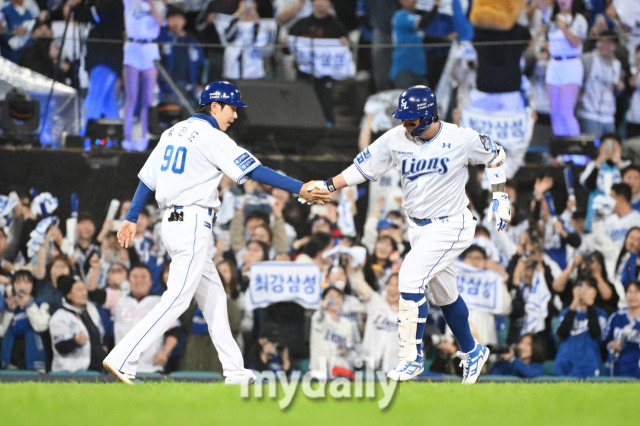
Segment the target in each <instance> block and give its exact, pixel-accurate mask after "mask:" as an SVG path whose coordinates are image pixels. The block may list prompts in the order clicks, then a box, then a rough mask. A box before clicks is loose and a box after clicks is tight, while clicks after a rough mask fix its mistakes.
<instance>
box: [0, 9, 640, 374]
mask: <svg viewBox="0 0 640 426" xmlns="http://www.w3.org/2000/svg"><path fill="white" fill-rule="evenodd" d="M5 3H6V4H5V5H4V6H2V8H1V9H0V32H2V36H1V37H2V39H1V42H0V46H1V48H2V56H4V57H5V58H7V59H9V60H11V61H14V62H17V63H21V64H24V65H25V66H29V67H31V68H33V69H35V70H37V71H38V72H41V73H43V74H45V75H48V76H50V77H52V78H56V79H58V80H60V81H63V82H66V83H68V84H74V82H73V80H74V79H82V73H81V72H80V70H85V71H86V75H85V77H84V78H85V79H86V81H87V82H88V83H89V84H88V86H87V87H88V93H87V96H86V99H85V114H86V117H87V118H95V117H100V116H104V117H108V118H117V117H122V118H123V119H124V122H125V135H126V140H125V142H124V143H123V147H125V148H127V149H130V150H144V149H146V147H147V127H148V123H147V120H148V118H147V107H148V106H150V105H151V104H152V103H153V102H155V100H157V99H170V98H172V97H173V96H175V93H173V91H172V89H171V88H170V87H169V86H168V85H167V82H166V81H163V80H161V79H158V76H157V71H156V68H155V67H154V65H153V61H154V60H156V59H160V60H161V61H162V63H163V64H164V65H165V67H166V68H167V69H168V70H169V72H170V73H171V75H172V77H173V79H174V80H175V82H176V83H177V84H178V86H179V87H180V88H181V90H182V91H183V92H184V93H185V94H186V95H187V96H188V98H189V99H191V100H192V101H195V100H196V99H198V91H199V90H201V88H202V86H203V85H204V84H206V83H207V82H209V81H213V80H218V79H221V78H233V79H240V80H241V79H270V78H273V79H275V78H285V79H286V78H290V79H307V80H309V81H310V82H311V84H313V85H314V87H315V89H316V92H317V93H318V97H319V99H320V101H321V105H322V106H323V112H324V114H325V118H326V121H327V123H328V124H329V125H330V124H331V123H332V122H333V120H334V117H333V110H332V105H333V102H332V96H333V95H332V92H331V88H332V86H333V83H334V77H333V76H330V75H317V74H315V73H314V72H313V70H312V71H311V72H306V73H305V72H304V70H303V69H302V68H296V67H295V66H293V65H292V64H293V63H295V61H296V59H299V58H296V56H295V49H294V47H295V45H292V44H289V47H290V49H288V51H286V52H285V51H284V50H283V49H282V48H281V47H283V46H286V45H287V43H288V42H289V41H290V39H291V38H295V37H308V38H312V39H314V40H315V39H323V38H326V39H330V40H328V41H325V42H327V43H331V42H335V46H333V45H330V44H327V46H329V47H328V48H337V47H340V45H341V46H343V47H344V46H350V47H351V48H354V51H355V50H357V52H358V53H357V55H355V56H356V57H357V62H358V64H357V68H358V69H359V70H361V71H364V72H366V73H368V74H369V75H370V76H371V80H372V93H373V92H376V93H378V92H382V93H378V94H377V95H373V96H372V97H371V98H370V100H371V102H368V103H367V106H365V120H363V127H362V131H361V135H360V139H359V141H358V145H359V147H360V149H364V148H366V146H367V145H368V144H369V143H370V142H371V141H372V140H373V139H374V138H375V137H376V136H378V135H379V134H381V133H383V132H384V131H386V130H387V129H389V128H390V127H391V126H394V125H395V124H396V123H393V122H392V121H391V120H390V118H389V117H388V114H386V113H385V108H384V103H385V102H386V101H385V99H384V96H385V93H391V92H385V91H387V90H391V89H405V88H406V87H407V86H408V85H410V84H417V83H422V84H428V85H430V87H434V88H435V87H437V86H439V85H442V84H445V83H446V84H448V85H449V86H451V87H453V88H455V96H452V99H453V101H452V102H451V108H450V110H452V111H453V113H452V114H451V119H452V120H453V121H457V120H459V116H458V115H456V112H455V111H456V109H457V110H459V109H462V108H464V106H465V105H466V104H474V103H477V102H478V100H481V103H485V104H486V105H487V108H488V109H491V108H492V107H491V106H490V105H491V103H492V102H493V103H495V104H498V103H501V102H502V103H504V102H507V103H510V104H514V103H522V102H524V101H523V99H526V102H525V103H526V104H527V105H530V107H531V108H533V109H534V110H535V111H536V112H537V114H538V117H542V118H543V117H544V116H546V117H547V120H549V122H550V124H551V126H552V128H553V132H554V133H555V134H556V135H557V136H576V135H578V134H580V133H590V134H592V135H594V136H595V137H596V138H599V140H600V145H599V148H598V154H597V156H595V158H593V159H591V161H590V162H589V163H588V164H587V165H586V167H584V168H582V167H580V168H578V167H573V171H574V172H575V173H576V175H577V176H578V175H579V179H576V185H575V188H569V187H567V188H565V187H564V186H563V185H562V183H561V182H558V181H556V182H554V180H553V179H552V178H551V177H548V176H540V177H538V178H537V179H536V181H535V185H534V188H533V192H532V193H531V192H529V189H528V188H524V187H522V186H521V185H520V184H519V183H518V182H515V181H512V180H509V181H507V188H506V192H507V193H508V194H509V199H510V200H511V202H512V218H513V220H512V222H511V224H510V225H509V227H508V228H507V230H506V232H504V233H497V232H495V227H494V226H493V225H492V224H491V223H489V222H488V221H487V220H486V216H487V215H486V211H485V209H486V207H487V204H488V200H489V193H488V192H486V191H485V190H483V189H482V188H483V185H482V181H481V174H480V172H479V169H477V168H475V167H472V168H470V170H469V176H470V179H469V182H468V184H467V192H468V196H469V199H470V200H471V201H472V205H471V206H470V208H471V209H472V211H473V213H474V216H475V217H476V218H478V226H477V228H476V237H475V240H474V244H473V245H472V246H471V247H469V248H468V249H467V250H466V251H465V252H464V253H463V254H462V255H461V257H460V259H459V262H458V264H457V272H458V288H459V291H460V294H461V295H462V296H463V298H464V299H465V301H466V303H467V305H468V306H469V311H470V322H471V324H472V330H473V334H474V337H475V338H476V339H477V340H478V341H479V342H480V343H483V344H485V345H489V346H490V347H491V348H492V353H493V354H494V355H493V358H492V363H491V364H492V365H491V367H489V368H488V371H491V372H493V373H494V374H503V375H511V376H519V377H523V378H531V377H537V376H540V375H542V374H544V373H548V372H552V373H553V374H556V375H559V376H573V377H579V378H586V377H594V376H598V375H614V376H630V377H635V378H640V365H639V363H640V321H638V320H637V318H638V316H639V315H640V295H639V292H640V282H639V281H638V280H639V277H638V275H639V274H640V149H639V148H638V147H639V146H640V143H639V141H638V139H637V136H640V83H639V82H638V75H639V71H638V66H639V65H640V28H639V27H638V24H637V23H638V22H640V6H638V3H637V1H635V0H613V1H607V0H590V1H582V0H573V1H572V0H557V1H551V0H535V1H531V2H528V5H527V7H526V8H525V11H524V13H523V14H522V16H521V17H520V19H519V20H518V24H516V27H514V29H512V30H510V31H507V32H503V33H500V34H497V33H495V32H491V31H488V30H486V29H485V30H481V29H478V28H473V26H472V25H471V24H470V22H469V20H468V18H467V12H468V11H467V10H466V8H467V7H468V5H467V4H466V3H467V2H465V1H460V0H424V1H416V0H398V1H395V0H370V1H366V0H359V1H355V0H353V1H337V2H334V3H333V4H332V3H331V2H330V1H329V0H274V1H270V0H255V1H247V0H242V1H237V0H210V1H205V0H201V1H198V0H192V1H186V0H185V1H182V2H174V1H166V0H163V1H155V0H124V1H123V2H122V3H120V2H119V1H106V0H105V1H100V0H68V1H64V0H62V1H36V0H10V1H6V2H5ZM70 13H73V19H72V23H73V24H74V25H77V28H75V27H74V30H73V31H79V32H81V31H86V34H87V35H88V37H89V39H88V40H87V42H86V44H85V45H83V46H82V49H81V50H84V52H85V53H86V54H85V55H84V56H69V55H73V52H74V47H73V46H67V44H66V43H65V44H63V43H62V42H61V34H62V31H63V28H64V26H65V25H64V22H65V20H66V18H67V17H68V16H69V14H70ZM56 23H57V24H60V23H62V25H57V24H56ZM81 23H90V25H89V26H85V25H83V24H81ZM217 26H223V28H224V30H223V31H221V30H220V28H217ZM88 27H90V29H89V28H88ZM125 29H126V36H123V35H122V34H123V31H124V30H125ZM354 34H355V35H354ZM108 40H110V42H108ZM114 40H115V41H117V42H115V43H114V42H113V41H114ZM276 40H277V42H278V43H282V45H281V46H280V48H278V49H275V50H274V49H273V43H274V42H275V41H276ZM496 42H498V44H496ZM500 42H510V43H506V44H505V45H501V44H500ZM365 43H370V44H371V49H355V48H356V47H358V46H359V44H365ZM483 43H486V44H483ZM69 44H70V45H71V44H73V43H72V42H69ZM419 44H426V47H424V46H417V45H419ZM301 50H303V49H302V48H301ZM450 50H451V54H450ZM60 51H62V54H59V52H60ZM107 52H109V53H108V54H107ZM514 52H515V53H514ZM514 54H515V56H514ZM307 71H308V70H307ZM121 87H123V88H124V89H123V90H121V89H120V88H121ZM240 87H241V84H240ZM121 91H122V92H123V93H124V102H121V101H120V100H118V95H119V93H120V92H121ZM512 93H515V96H514V97H511V96H510V95H509V94H512ZM397 94H398V92H397V91H396V92H393V94H392V95H389V98H390V99H391V101H390V102H391V103H393V102H396V100H397ZM505 94H506V95H505ZM503 95H505V96H503ZM156 96H157V97H158V98H157V99H156V98H155V97H156ZM376 96H377V97H376ZM498 100H499V102H498ZM376 101H378V104H382V105H383V106H382V107H380V105H378V106H376V105H375V104H376ZM387 101H388V100H387ZM440 101H441V98H439V102H440ZM138 102H139V103H140V105H141V108H140V111H139V113H138V115H139V122H140V124H141V126H142V129H143V130H142V135H141V136H140V137H139V138H138V139H136V140H134V136H133V135H132V128H133V121H134V115H135V114H136V103H138ZM121 103H122V108H121V105H120V104H121ZM496 108H498V107H497V106H496ZM121 109H122V113H121V112H120V110H121ZM443 118H444V117H443ZM616 131H618V133H616ZM620 134H622V135H624V136H620ZM354 144H355V141H354ZM285 172H286V170H285ZM399 180H400V179H399V176H398V175H397V173H395V172H394V170H392V171H390V172H389V173H388V174H387V175H385V176H384V177H383V178H381V179H379V180H378V182H369V183H368V184H367V185H366V186H364V187H363V188H361V191H357V190H354V189H353V188H347V189H344V190H342V191H340V192H339V193H337V194H336V197H335V199H334V201H333V202H332V203H329V204H326V205H322V206H320V205H314V206H311V207H308V206H301V205H300V204H299V203H297V201H296V199H295V198H293V197H290V196H289V194H288V193H287V192H285V191H281V190H279V189H274V188H269V187H264V186H262V185H260V184H257V183H255V182H253V181H248V182H247V183H245V184H244V185H243V186H238V185H236V184H234V183H233V182H232V181H230V180H228V179H224V180H223V182H222V184H221V192H220V194H221V200H222V207H221V209H220V211H219V212H218V214H217V221H216V223H215V226H214V232H213V234H214V236H215V239H216V253H215V263H216V265H217V268H218V271H219V273H220V276H221V278H222V281H223V283H224V285H225V289H226V291H227V296H228V299H227V306H228V311H229V322H230V325H231V330H232V332H233V333H234V337H235V338H236V340H237V342H238V344H239V346H240V347H241V348H242V350H243V353H244V358H245V362H246V364H247V367H249V368H253V369H255V370H258V371H265V370H269V371H285V372H290V371H292V370H308V369H310V370H311V371H313V372H314V373H315V374H316V375H317V376H318V377H328V376H332V375H336V374H344V375H347V376H348V375H349V374H350V372H353V371H354V370H356V369H360V368H373V369H376V370H382V371H385V372H386V371H388V370H389V369H391V368H392V367H393V366H394V365H396V364H397V357H398V348H397V344H398V342H397V318H396V317H397V310H398V307H397V304H398V299H399V291H398V274H397V272H398V268H399V265H400V264H401V262H402V259H403V255H404V254H405V253H406V252H407V250H408V248H409V243H408V241H406V234H405V232H406V226H407V224H406V220H405V218H404V216H403V214H402V210H401V199H400V198H399V196H398V194H399V192H400V191H399V188H398V185H399ZM365 189H366V192H365ZM574 189H575V195H574ZM12 190H15V191H16V192H14V193H13V194H12V195H9V196H3V197H1V198H0V225H2V226H0V259H1V263H0V292H2V295H3V297H1V298H0V338H1V339H2V346H1V351H0V355H1V356H0V361H1V367H2V368H11V369H21V370H24V369H30V370H38V371H42V372H44V371H69V372H77V371H83V370H96V371H100V370H101V368H102V367H101V361H102V359H103V358H104V356H105V354H106V353H107V351H108V350H109V349H110V348H111V347H113V345H114V343H115V342H118V341H119V339H121V338H122V336H123V335H124V334H125V333H126V332H127V331H128V330H129V329H131V327H133V325H134V324H135V323H136V321H137V320H139V319H140V318H142V317H143V316H144V315H145V314H146V313H147V312H149V310H151V309H152V307H153V306H154V305H155V304H156V303H158V300H159V297H160V295H161V294H162V293H163V291H164V289H165V287H164V283H165V282H166V277H167V274H168V268H169V258H168V256H167V254H166V252H165V251H164V247H163V244H162V236H161V235H160V233H159V229H160V228H159V226H158V224H159V219H160V218H161V214H159V212H158V210H157V208H156V207H155V206H153V205H149V206H147V209H146V210H145V211H144V212H143V214H142V215H141V216H140V219H139V220H138V223H137V229H138V232H137V234H136V238H135V244H134V245H133V247H130V248H129V249H123V248H121V247H120V246H119V245H118V243H117V239H116V237H115V231H116V230H117V228H118V225H119V220H120V218H122V217H124V215H125V214H126V211H127V208H128V205H129V202H128V201H126V200H122V203H121V207H120V212H119V213H117V214H115V216H113V217H112V218H107V219H105V220H103V218H102V217H94V216H92V215H91V214H88V213H83V212H82V211H81V212H80V213H79V214H77V215H74V217H73V218H71V219H73V220H72V221H69V220H67V219H69V218H59V219H58V218H55V209H56V206H57V205H58V200H57V199H56V198H55V196H54V195H55V194H54V195H51V194H47V193H44V194H36V193H31V194H29V193H26V192H25V193H22V192H20V191H21V190H22V189H20V188H0V192H1V193H4V194H8V193H9V192H10V191H12ZM365 193H366V194H367V195H366V196H367V197H368V203H367V204H368V208H367V209H366V211H360V212H358V211H357V210H358V209H357V208H356V199H357V198H358V197H359V196H363V195H364V194H365ZM554 201H555V202H554ZM554 205H557V206H562V208H558V209H557V210H556V207H555V206H554ZM354 218H359V219H354ZM65 225H66V226H65ZM264 262H272V264H273V265H276V267H280V268H281V269H282V270H283V271H284V270H288V269H289V268H291V270H292V271H298V270H297V269H295V267H294V266H295V265H299V266H300V265H312V266H314V267H316V268H317V270H318V273H319V274H320V277H321V278H320V279H319V282H317V283H316V284H317V287H313V286H312V287H313V288H315V290H313V291H316V293H313V294H314V295H315V296H316V297H317V300H315V304H314V306H313V307H310V306H303V305H302V304H300V303H296V302H294V301H292V300H294V299H295V297H294V296H296V294H298V293H297V292H298V291H299V290H298V288H303V286H302V285H301V283H300V282H294V281H295V276H294V275H293V274H294V273H293V272H292V273H291V274H290V275H284V277H285V279H289V280H290V281H289V282H287V281H285V283H286V285H284V287H286V289H285V290H282V289H281V290H280V291H281V292H282V291H284V293H288V294H289V295H290V296H291V299H290V300H284V299H283V300H282V301H279V302H277V303H273V304H270V305H266V306H262V305H261V306H256V305H255V302H256V300H255V297H256V294H258V293H257V292H259V291H260V288H262V286H264V285H265V282H264V281H261V278H260V275H259V274H258V273H256V270H257V267H263V266H264ZM278 265H280V266H278ZM292 265H294V266H292ZM296 273H297V272H296ZM291 280H293V281H291ZM258 287H260V288H258ZM294 288H295V290H294ZM300 291H304V290H300ZM429 315H430V316H429V321H428V324H427V327H426V331H425V336H424V337H425V342H426V343H427V346H428V352H427V353H426V359H427V361H428V363H429V368H428V370H429V373H428V374H460V371H458V370H459V369H458V367H457V366H458V362H457V361H456V360H455V359H454V357H455V353H456V351H457V350H458V348H457V347H456V344H457V343H456V341H455V339H454V338H453V336H452V333H451V331H450V330H447V329H446V327H445V323H444V320H443V317H442V314H441V312H440V311H439V309H438V307H437V306H436V305H435V304H433V303H432V304H431V309H430V313H429ZM549 363H552V364H553V368H552V369H551V370H550V371H548V370H549V369H548V368H547V367H546V366H548V365H549ZM177 370H190V371H194V370H196V371H197V370H200V371H218V372H220V371H221V366H220V363H219V361H218V359H217V356H216V353H215V349H214V347H213V344H212V343H211V340H210V338H209V336H208V331H207V325H206V323H205V322H204V319H203V317H202V313H201V312H200V311H199V309H198V307H197V304H196V303H195V302H194V303H192V306H191V308H190V309H188V310H187V311H186V312H185V314H184V315H183V316H182V317H181V318H180V319H179V321H178V322H176V324H175V326H174V327H173V328H171V329H170V330H169V331H168V332H167V333H166V334H165V336H164V337H163V339H161V340H159V341H158V342H157V343H156V344H155V345H154V346H152V347H151V348H150V349H149V351H148V353H146V354H144V355H143V357H142V359H141V361H140V365H139V368H138V371H139V372H149V373H153V372H164V373H169V372H172V371H177Z"/></svg>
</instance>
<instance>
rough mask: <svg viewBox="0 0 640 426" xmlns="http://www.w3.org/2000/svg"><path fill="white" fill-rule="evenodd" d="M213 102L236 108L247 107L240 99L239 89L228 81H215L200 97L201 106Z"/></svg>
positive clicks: (208, 85)
mask: <svg viewBox="0 0 640 426" xmlns="http://www.w3.org/2000/svg"><path fill="white" fill-rule="evenodd" d="M211 102H223V103H225V104H229V105H233V106H236V107H246V106H247V105H245V104H244V103H243V102H242V100H241V99H240V91H239V90H238V88H237V87H236V86H235V85H233V84H231V83H229V82H228V81H214V82H213V83H209V84H207V85H206V86H205V88H204V89H203V90H202V94H201V95H200V105H206V104H210V103H211Z"/></svg>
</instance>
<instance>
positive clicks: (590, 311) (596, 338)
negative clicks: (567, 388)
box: [553, 277, 607, 379]
mask: <svg viewBox="0 0 640 426" xmlns="http://www.w3.org/2000/svg"><path fill="white" fill-rule="evenodd" d="M597 294H598V285H597V283H596V280H595V278H592V277H588V278H585V279H583V280H582V281H580V282H578V283H577V284H576V285H575V286H574V287H573V301H572V302H571V305H569V307H568V308H565V309H564V310H563V311H562V312H561V313H560V315H559V316H558V328H557V330H556V333H557V334H558V337H560V339H562V341H561V343H560V346H559V347H558V353H557V355H556V360H555V364H554V366H553V374H555V375H558V376H571V377H578V378H581V379H585V378H587V377H594V376H599V375H600V364H601V362H602V358H601V356H600V342H601V341H602V337H603V333H604V331H605V326H606V324H607V315H606V313H605V312H604V311H603V310H602V309H599V308H596V306H595V305H594V303H595V300H596V296H597Z"/></svg>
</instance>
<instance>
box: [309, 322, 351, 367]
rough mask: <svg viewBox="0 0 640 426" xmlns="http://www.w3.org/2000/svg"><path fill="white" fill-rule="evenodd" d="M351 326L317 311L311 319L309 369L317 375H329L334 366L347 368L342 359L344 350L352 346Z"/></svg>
mask: <svg viewBox="0 0 640 426" xmlns="http://www.w3.org/2000/svg"><path fill="white" fill-rule="evenodd" d="M352 336H353V324H352V322H351V321H349V320H348V319H347V318H344V317H338V321H334V320H333V319H332V318H331V317H330V316H329V314H327V313H325V312H324V311H322V310H317V311H316V312H314V314H313V316H312V317H311V338H310V340H311V342H310V345H309V346H310V348H309V355H310V360H309V369H310V370H312V371H314V372H315V373H316V374H317V375H319V376H323V374H324V373H330V372H331V369H332V368H333V367H334V366H336V365H341V366H345V367H346V366H348V363H347V361H346V359H345V358H344V355H343V354H344V351H345V350H346V348H351V347H352V346H353V340H352Z"/></svg>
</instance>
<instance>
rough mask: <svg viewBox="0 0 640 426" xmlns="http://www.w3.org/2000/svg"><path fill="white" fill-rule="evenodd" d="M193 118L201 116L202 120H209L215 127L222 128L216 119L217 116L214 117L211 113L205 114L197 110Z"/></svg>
mask: <svg viewBox="0 0 640 426" xmlns="http://www.w3.org/2000/svg"><path fill="white" fill-rule="evenodd" d="M192 117H193V118H200V119H202V120H205V121H208V122H209V124H211V125H212V126H213V128H214V129H218V130H220V127H219V126H218V122H217V121H216V119H215V118H213V116H211V115H209V114H204V113H201V112H196V113H195V114H193V115H192Z"/></svg>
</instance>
